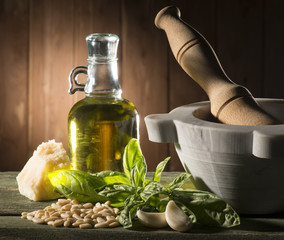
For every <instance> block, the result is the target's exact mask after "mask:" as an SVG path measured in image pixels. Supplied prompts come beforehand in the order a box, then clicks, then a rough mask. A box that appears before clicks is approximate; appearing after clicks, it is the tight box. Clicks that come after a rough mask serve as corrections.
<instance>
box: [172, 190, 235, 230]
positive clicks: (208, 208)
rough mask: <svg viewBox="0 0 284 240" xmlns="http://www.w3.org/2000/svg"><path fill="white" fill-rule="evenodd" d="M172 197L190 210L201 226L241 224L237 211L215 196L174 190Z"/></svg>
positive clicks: (227, 226)
mask: <svg viewBox="0 0 284 240" xmlns="http://www.w3.org/2000/svg"><path fill="white" fill-rule="evenodd" d="M171 197H172V199H173V200H174V201H178V202H180V203H182V204H183V205H184V206H186V207H187V208H188V209H190V210H191V211H192V212H193V214H194V215H195V216H196V222H197V223H199V224H202V225H207V226H220V227H224V228H229V227H234V226H237V225H239V224H240V217H239V216H238V214H237V213H236V212H235V210H234V209H233V208H232V207H231V206H230V205H229V204H228V203H227V202H226V201H224V200H223V199H221V198H220V197H218V196H217V195H215V194H212V193H209V192H205V191H199V190H193V189H174V190H173V191H172V193H171Z"/></svg>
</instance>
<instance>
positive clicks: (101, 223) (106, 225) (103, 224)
mask: <svg viewBox="0 0 284 240" xmlns="http://www.w3.org/2000/svg"><path fill="white" fill-rule="evenodd" d="M105 227H109V225H108V224H107V223H106V222H100V223H97V224H96V225H95V228H105Z"/></svg>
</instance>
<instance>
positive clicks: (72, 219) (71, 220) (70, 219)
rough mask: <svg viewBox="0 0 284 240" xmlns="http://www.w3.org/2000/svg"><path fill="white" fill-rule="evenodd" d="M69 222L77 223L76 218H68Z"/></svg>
mask: <svg viewBox="0 0 284 240" xmlns="http://www.w3.org/2000/svg"><path fill="white" fill-rule="evenodd" d="M67 221H69V222H71V223H74V222H76V221H77V219H76V218H71V217H70V218H67Z"/></svg>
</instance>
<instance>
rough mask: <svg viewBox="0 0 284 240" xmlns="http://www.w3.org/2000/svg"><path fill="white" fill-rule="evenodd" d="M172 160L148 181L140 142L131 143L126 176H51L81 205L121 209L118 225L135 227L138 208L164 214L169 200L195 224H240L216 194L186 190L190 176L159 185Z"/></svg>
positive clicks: (125, 160)
mask: <svg viewBox="0 0 284 240" xmlns="http://www.w3.org/2000/svg"><path fill="white" fill-rule="evenodd" d="M169 159H170V158H169V157H168V158H166V159H165V160H164V161H162V162H160V163H159V164H158V166H157V167H156V170H155V172H154V175H153V178H152V180H148V179H146V173H147V165H146V161H145V158H144V156H143V154H142V151H141V149H140V146H139V142H138V140H137V139H135V138H133V139H131V140H130V142H129V143H128V145H127V146H126V147H125V151H124V155H123V168H124V173H121V172H114V171H102V172H99V173H96V174H89V173H85V172H81V171H77V170H61V171H56V172H53V173H49V175H48V177H49V179H50V181H51V184H52V185H53V186H54V191H56V192H58V193H60V194H62V195H64V196H65V197H67V198H71V199H76V200H77V201H79V202H93V203H96V202H103V201H107V200H110V201H111V205H112V206H113V207H118V208H120V209H121V213H120V217H119V222H120V224H121V225H123V226H124V227H125V228H129V227H132V221H133V219H134V218H135V216H136V212H137V210H138V209H148V210H149V209H150V210H152V211H160V212H163V211H165V208H166V205H167V203H168V202H169V201H170V200H174V201H175V203H176V204H178V205H179V207H180V208H181V209H182V210H183V211H184V212H185V213H186V214H187V215H188V217H189V218H190V219H191V221H192V222H193V223H195V224H202V225H206V226H220V227H225V228H229V227H233V226H237V225H239V224H240V218H239V216H238V214H237V213H236V212H235V210H234V209H233V208H232V207H231V206H230V205H229V204H228V203H227V202H225V201H224V200H223V199H221V198H220V197H218V196H216V195H215V194H212V193H209V192H205V191H200V190H196V189H183V188H181V187H182V185H183V184H184V183H185V182H186V181H188V180H189V178H190V176H191V175H190V174H189V173H181V174H179V175H178V176H177V177H176V178H175V179H174V180H172V182H171V183H170V184H169V186H168V187H165V186H163V185H162V184H161V183H160V179H161V174H162V172H163V170H164V168H165V166H166V164H167V163H168V161H169Z"/></svg>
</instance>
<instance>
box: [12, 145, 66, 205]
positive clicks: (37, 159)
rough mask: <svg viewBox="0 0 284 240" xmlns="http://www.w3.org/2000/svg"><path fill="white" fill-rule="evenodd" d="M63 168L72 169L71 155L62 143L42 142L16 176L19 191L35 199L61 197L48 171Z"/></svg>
mask: <svg viewBox="0 0 284 240" xmlns="http://www.w3.org/2000/svg"><path fill="white" fill-rule="evenodd" d="M61 169H66V170H69V169H71V163H70V160H69V157H68V155H67V153H66V151H65V149H64V148H63V145H62V143H56V142H55V140H50V141H48V142H45V143H42V144H40V145H39V146H38V147H37V150H36V151H34V153H33V156H32V157H31V158H30V159H29V160H28V162H27V163H26V165H25V166H24V168H23V169H22V171H21V172H20V173H19V175H18V176H17V178H16V179H17V182H18V187H19V192H20V193H21V194H22V195H24V196H26V197H27V198H29V199H31V200H33V201H43V200H50V199H55V198H58V197H60V195H59V194H58V193H55V192H54V191H53V186H52V185H51V183H50V181H49V179H48V177H47V173H49V172H53V171H56V170H61Z"/></svg>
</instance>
